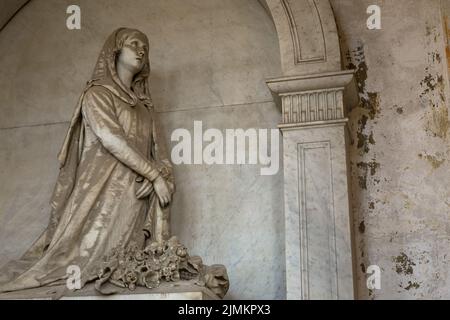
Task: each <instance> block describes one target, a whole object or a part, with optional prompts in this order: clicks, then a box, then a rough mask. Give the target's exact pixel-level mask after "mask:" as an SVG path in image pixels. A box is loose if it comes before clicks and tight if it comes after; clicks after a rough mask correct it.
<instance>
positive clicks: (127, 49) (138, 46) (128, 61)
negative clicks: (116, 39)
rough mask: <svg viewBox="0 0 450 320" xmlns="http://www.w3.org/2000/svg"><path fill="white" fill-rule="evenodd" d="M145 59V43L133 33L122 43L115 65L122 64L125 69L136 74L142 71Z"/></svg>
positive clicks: (146, 50)
mask: <svg viewBox="0 0 450 320" xmlns="http://www.w3.org/2000/svg"><path fill="white" fill-rule="evenodd" d="M147 59H148V47H147V42H146V40H145V39H144V38H143V37H142V36H140V35H139V34H137V33H135V34H132V35H130V36H129V37H128V38H127V39H126V40H125V41H124V44H123V48H122V50H121V51H120V55H119V57H118V60H117V63H120V64H122V66H124V67H125V68H126V69H128V70H130V71H131V72H133V73H134V74H137V73H139V72H140V71H141V70H142V68H143V67H144V65H145V62H146V61H147Z"/></svg>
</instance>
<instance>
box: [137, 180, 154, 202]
mask: <svg viewBox="0 0 450 320" xmlns="http://www.w3.org/2000/svg"><path fill="white" fill-rule="evenodd" d="M152 191H153V184H152V183H151V182H150V181H148V180H147V179H144V180H143V182H142V184H141V186H140V187H139V189H138V190H137V191H136V198H138V199H143V198H145V197H148V196H149V195H150V193H152Z"/></svg>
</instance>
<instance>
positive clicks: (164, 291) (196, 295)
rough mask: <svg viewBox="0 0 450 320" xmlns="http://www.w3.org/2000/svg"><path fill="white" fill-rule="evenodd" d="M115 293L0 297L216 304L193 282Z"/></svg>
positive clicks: (57, 291)
mask: <svg viewBox="0 0 450 320" xmlns="http://www.w3.org/2000/svg"><path fill="white" fill-rule="evenodd" d="M110 288H113V287H112V286H110ZM115 289H116V290H118V293H116V294H113V295H102V294H100V293H99V292H97V291H96V290H95V288H94V284H93V283H90V284H88V285H86V286H85V287H84V288H83V289H82V290H76V291H69V290H67V288H66V287H65V286H54V287H43V288H35V289H29V290H22V291H16V292H9V293H1V294H0V300H219V298H218V297H217V296H216V295H215V294H214V293H213V292H212V291H211V290H209V289H208V288H205V287H200V286H197V285H195V283H194V282H193V281H178V282H163V283H161V285H160V286H159V287H157V288H154V289H147V288H143V287H137V288H136V289H135V290H133V291H131V290H128V289H126V288H124V289H122V288H117V287H116V288H115Z"/></svg>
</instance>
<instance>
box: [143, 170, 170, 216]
mask: <svg viewBox="0 0 450 320" xmlns="http://www.w3.org/2000/svg"><path fill="white" fill-rule="evenodd" d="M153 191H155V193H156V195H157V197H158V200H159V203H160V204H161V206H162V207H163V208H164V207H166V206H168V205H169V204H170V201H171V200H172V194H173V192H174V186H173V184H172V183H171V182H170V181H166V180H165V179H164V178H163V177H162V176H159V177H158V178H156V179H155V180H154V181H153V183H152V182H150V181H149V180H147V179H144V181H143V182H142V185H141V186H140V188H139V189H138V190H137V191H136V197H137V198H138V199H143V198H145V197H148V196H149V195H150V194H151V193H152V192H153Z"/></svg>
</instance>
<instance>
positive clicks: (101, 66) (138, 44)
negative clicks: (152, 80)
mask: <svg viewBox="0 0 450 320" xmlns="http://www.w3.org/2000/svg"><path fill="white" fill-rule="evenodd" d="M148 52H149V41H148V39H147V36H146V35H145V34H144V33H142V32H141V31H139V30H136V29H130V28H119V29H117V30H115V31H114V32H113V33H112V34H111V35H110V36H109V37H108V39H107V40H106V42H105V44H104V46H103V49H102V51H101V53H100V56H99V58H98V61H97V64H96V66H95V69H94V73H93V75H92V78H91V82H97V83H105V82H106V83H107V82H108V81H110V80H112V81H113V82H114V83H116V84H117V86H119V87H120V88H121V89H122V91H123V92H124V93H126V94H127V95H128V96H129V99H131V100H130V101H134V102H133V104H135V101H136V97H137V98H139V99H140V100H141V101H144V102H145V103H146V104H147V105H152V102H151V98H150V93H149V89H148V77H149V75H150V62H149V54H148ZM119 63H120V64H121V66H122V67H125V68H126V69H128V70H130V71H131V72H132V73H133V74H134V75H135V76H134V79H133V83H132V85H131V90H130V89H129V88H125V87H124V86H123V84H122V83H121V81H120V80H119V77H118V75H117V64H119Z"/></svg>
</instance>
